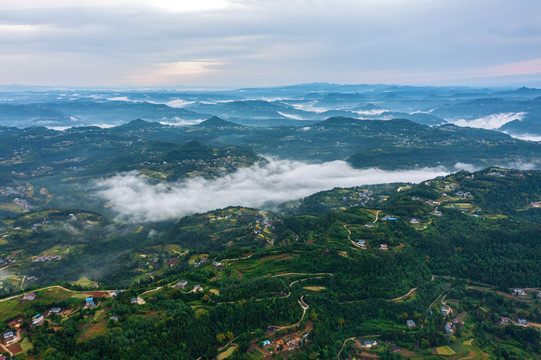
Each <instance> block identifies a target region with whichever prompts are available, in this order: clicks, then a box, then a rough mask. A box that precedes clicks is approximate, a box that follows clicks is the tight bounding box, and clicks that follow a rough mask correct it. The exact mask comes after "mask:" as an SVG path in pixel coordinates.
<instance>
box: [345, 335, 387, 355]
mask: <svg viewBox="0 0 541 360" xmlns="http://www.w3.org/2000/svg"><path fill="white" fill-rule="evenodd" d="M380 336H381V335H365V336H354V337H350V338H347V339H346V340H344V343H343V344H342V347H341V348H340V351H339V352H338V355H336V358H337V359H338V360H340V354H342V351H344V347H345V346H346V343H347V342H348V341H357V339H366V338H369V337H374V338H376V337H380Z"/></svg>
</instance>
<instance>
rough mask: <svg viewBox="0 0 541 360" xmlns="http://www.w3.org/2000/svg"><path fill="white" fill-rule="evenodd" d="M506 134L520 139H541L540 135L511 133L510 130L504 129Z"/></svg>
mask: <svg viewBox="0 0 541 360" xmlns="http://www.w3.org/2000/svg"><path fill="white" fill-rule="evenodd" d="M504 133H506V134H507V135H509V136H511V137H514V138H516V139H520V140H528V141H541V135H534V134H511V133H510V132H507V131H504Z"/></svg>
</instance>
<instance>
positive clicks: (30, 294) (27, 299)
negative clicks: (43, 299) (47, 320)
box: [23, 292, 36, 301]
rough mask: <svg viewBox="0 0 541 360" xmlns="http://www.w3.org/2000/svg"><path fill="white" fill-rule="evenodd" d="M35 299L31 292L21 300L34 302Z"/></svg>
mask: <svg viewBox="0 0 541 360" xmlns="http://www.w3.org/2000/svg"><path fill="white" fill-rule="evenodd" d="M35 298H36V294H34V293H33V292H31V293H28V294H25V295H24V298H23V300H25V301H32V300H34V299H35Z"/></svg>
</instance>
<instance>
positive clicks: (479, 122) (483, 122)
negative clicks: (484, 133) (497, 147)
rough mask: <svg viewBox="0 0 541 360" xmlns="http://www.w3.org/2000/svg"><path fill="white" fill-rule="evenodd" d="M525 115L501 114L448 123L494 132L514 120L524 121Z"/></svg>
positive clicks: (520, 113)
mask: <svg viewBox="0 0 541 360" xmlns="http://www.w3.org/2000/svg"><path fill="white" fill-rule="evenodd" d="M525 114H526V113H524V112H518V113H499V114H492V115H489V116H485V117H481V118H478V119H474V120H466V119H459V120H448V121H449V122H450V123H453V124H455V125H457V126H467V127H472V128H480V129H487V130H494V129H499V128H500V127H502V126H503V125H505V124H507V123H508V122H511V121H513V120H522V118H523V117H524V115H525Z"/></svg>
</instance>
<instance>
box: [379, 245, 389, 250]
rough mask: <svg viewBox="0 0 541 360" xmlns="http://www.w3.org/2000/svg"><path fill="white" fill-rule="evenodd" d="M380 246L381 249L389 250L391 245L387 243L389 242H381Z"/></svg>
mask: <svg viewBox="0 0 541 360" xmlns="http://www.w3.org/2000/svg"><path fill="white" fill-rule="evenodd" d="M379 248H380V249H381V250H389V245H387V244H381V245H380V246H379Z"/></svg>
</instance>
